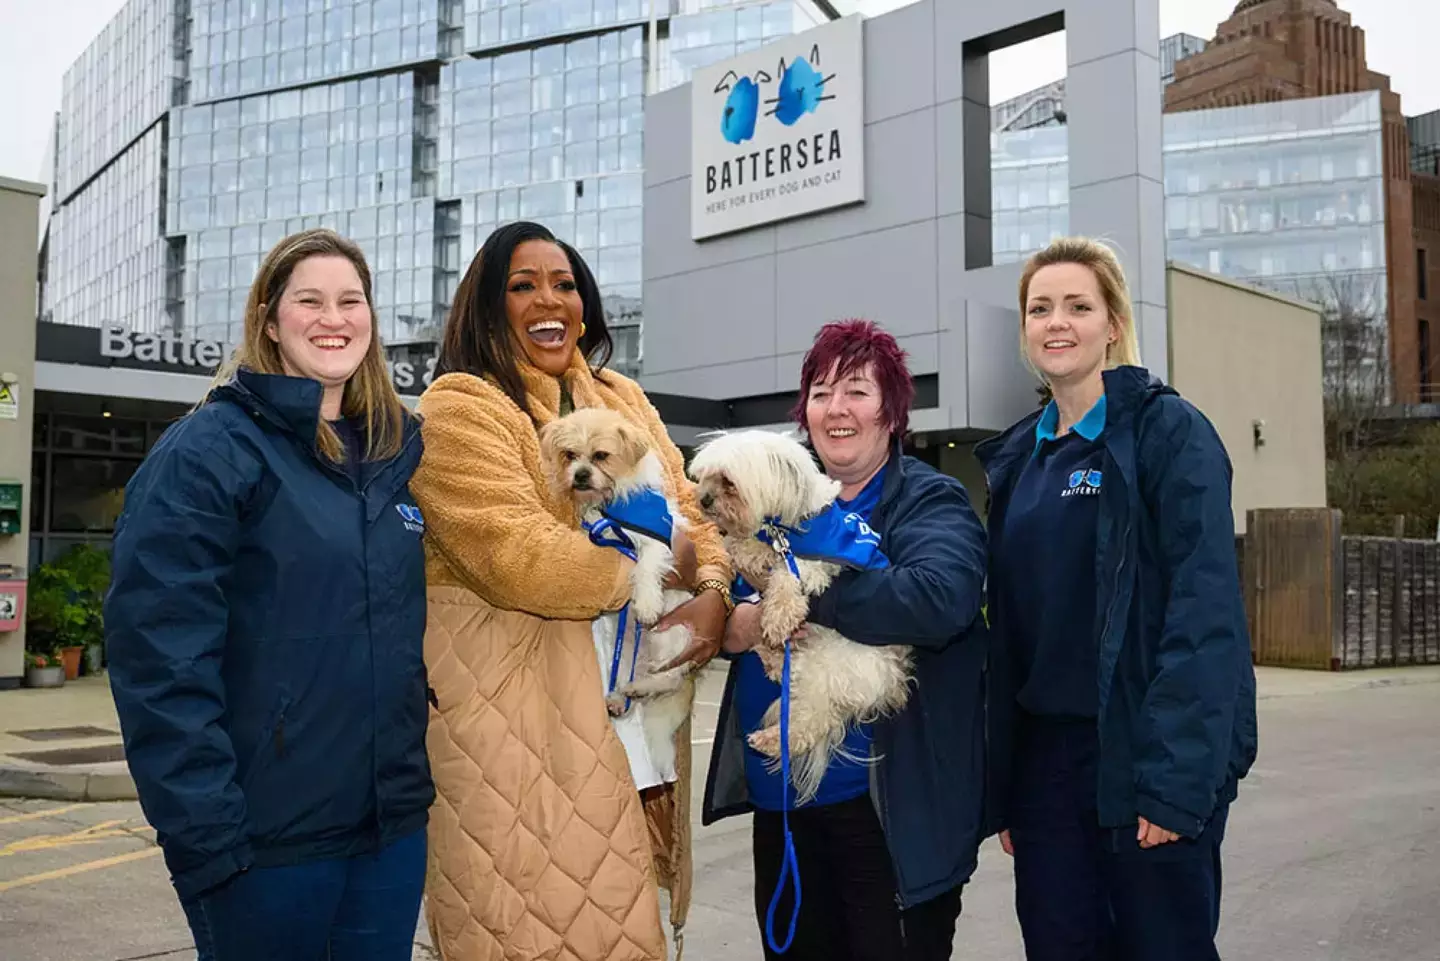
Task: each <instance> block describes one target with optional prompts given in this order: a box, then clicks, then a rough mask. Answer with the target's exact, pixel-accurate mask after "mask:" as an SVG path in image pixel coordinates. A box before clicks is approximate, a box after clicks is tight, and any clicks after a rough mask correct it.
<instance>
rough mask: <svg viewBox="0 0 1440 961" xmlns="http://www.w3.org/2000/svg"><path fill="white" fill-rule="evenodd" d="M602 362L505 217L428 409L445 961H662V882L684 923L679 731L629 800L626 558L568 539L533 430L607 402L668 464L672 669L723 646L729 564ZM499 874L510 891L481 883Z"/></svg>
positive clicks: (569, 283)
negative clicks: (682, 558) (659, 771)
mask: <svg viewBox="0 0 1440 961" xmlns="http://www.w3.org/2000/svg"><path fill="white" fill-rule="evenodd" d="M610 350H611V341H610V334H609V331H608V329H607V326H606V323H605V312H604V308H603V307H602V305H601V302H600V291H599V288H598V287H597V286H596V284H595V278H594V277H593V276H592V275H591V273H590V269H589V267H588V266H586V264H585V261H584V260H583V259H582V258H581V257H580V255H579V254H578V253H576V252H575V250H574V249H573V248H572V247H570V246H569V245H568V244H565V243H563V242H562V241H560V240H558V239H556V238H555V237H554V235H552V234H551V233H550V231H548V230H546V229H545V228H544V227H542V226H540V225H539V224H534V223H517V224H511V225H508V226H505V227H502V228H500V229H499V230H497V231H496V232H495V233H493V234H492V235H491V236H490V237H489V239H487V240H486V241H485V244H484V246H483V247H481V249H480V252H479V253H478V254H477V255H476V257H475V259H474V262H473V263H471V265H470V269H469V270H468V271H467V272H466V274H465V277H464V279H463V280H462V281H461V283H460V286H459V289H458V290H457V291H456V294H455V302H454V306H453V307H452V308H451V312H450V317H449V320H448V321H447V323H446V326H445V333H444V337H443V340H442V343H441V348H440V358H439V363H438V365H437V368H438V372H439V374H440V376H438V377H437V378H436V379H435V381H434V383H432V384H431V385H430V388H429V389H428V390H427V391H426V392H425V395H424V396H423V397H422V398H421V399H420V406H419V410H420V413H421V415H422V417H423V418H424V427H423V431H424V436H425V457H424V460H423V461H422V462H421V465H420V469H419V471H418V472H417V474H416V478H415V491H416V497H417V499H418V500H419V502H420V507H421V509H422V510H423V512H424V516H425V521H426V537H427V538H428V539H429V543H430V545H431V547H432V548H433V550H432V552H431V563H430V567H429V571H428V574H429V578H428V598H429V621H428V627H427V631H426V637H425V643H426V651H425V654H426V661H427V663H428V665H429V668H430V675H429V676H430V683H431V686H432V687H433V689H434V695H435V696H434V700H433V705H434V710H432V711H431V713H430V742H429V743H430V749H431V755H432V758H433V763H434V767H435V771H436V772H437V775H438V778H437V787H438V790H439V793H440V797H441V799H442V801H443V802H444V803H442V804H439V805H437V806H436V808H435V819H434V822H433V825H432V829H431V837H432V840H433V843H434V851H435V859H434V864H433V867H434V869H433V870H432V871H431V874H430V887H429V892H428V893H429V901H428V905H427V909H426V913H427V916H428V917H429V918H430V922H431V926H432V930H433V934H434V939H435V945H436V947H437V948H439V949H440V953H441V954H442V955H444V956H445V957H492V956H494V957H498V956H499V955H500V954H502V953H505V952H507V951H508V952H511V953H513V952H514V951H516V950H519V951H521V952H522V953H521V954H519V955H516V957H524V958H540V957H555V956H567V957H569V956H575V957H606V958H615V959H624V961H650V959H654V961H660V959H663V958H664V957H665V956H666V951H665V937H664V932H663V929H662V927H661V923H660V913H659V897H658V893H659V892H658V890H657V880H658V882H659V884H660V885H662V886H664V887H667V888H669V889H670V892H671V895H672V897H671V910H670V920H671V923H672V925H673V926H674V928H675V931H676V932H677V934H678V932H679V930H680V929H681V928H682V927H683V926H684V923H685V916H686V911H687V909H688V907H689V892H690V874H691V867H690V865H691V860H690V817H689V797H690V735H689V727H688V725H686V726H685V727H682V728H681V729H680V730H679V731H677V732H676V733H675V774H676V778H675V780H674V781H673V782H669V783H663V784H657V785H655V786H653V787H647V788H645V789H644V790H643V791H641V790H639V789H637V786H636V783H635V781H634V778H633V776H632V774H631V770H632V769H631V765H630V764H629V763H628V759H627V755H626V751H625V747H624V745H623V743H622V741H621V739H620V737H619V736H618V735H617V733H616V731H615V728H614V726H613V724H612V721H611V718H610V716H609V714H608V712H607V710H606V705H605V696H606V687H605V686H604V684H603V683H602V680H601V674H600V667H599V664H598V662H597V658H596V654H595V642H594V640H593V638H592V634H591V631H592V627H591V624H592V622H593V621H595V620H596V619H597V618H599V617H600V616H601V615H602V614H606V613H612V612H615V611H618V610H620V609H621V608H622V607H623V606H624V605H625V604H626V603H627V602H628V601H629V599H630V580H629V570H630V567H631V562H630V561H629V560H627V559H626V558H625V557H624V556H623V555H622V554H621V553H620V552H619V551H616V550H614V549H612V548H610V547H608V546H599V545H596V544H594V543H591V541H590V539H589V537H588V536H587V535H586V534H585V533H584V531H582V530H581V528H580V525H579V523H578V518H577V517H576V515H575V506H574V502H573V501H572V499H571V498H570V497H569V496H568V494H566V493H564V492H562V491H560V490H558V489H557V487H556V486H555V485H553V484H552V483H551V479H550V477H549V476H548V474H547V472H546V470H545V468H544V466H543V461H542V457H541V445H540V441H539V431H540V429H541V428H543V427H545V426H546V425H548V424H551V423H553V422H555V421H556V420H557V419H559V418H560V417H562V416H563V415H565V414H566V413H569V412H570V411H571V410H573V409H575V408H606V409H608V410H610V411H613V412H615V413H618V414H619V415H621V417H623V418H624V421H625V422H627V423H628V424H629V425H632V426H633V427H635V428H637V429H638V431H641V432H643V434H644V436H645V437H646V439H647V441H648V443H649V445H650V447H651V448H652V449H653V450H654V452H655V453H656V454H658V455H659V457H660V459H661V461H662V463H663V465H664V474H665V480H664V486H665V488H666V490H665V493H666V494H667V495H668V496H669V497H670V498H671V500H672V501H673V502H674V503H677V504H678V505H679V506H680V508H681V510H682V511H683V513H684V514H685V519H686V521H687V522H688V523H687V524H679V523H677V524H675V525H674V527H675V530H676V531H677V533H676V534H675V536H674V537H673V538H672V547H674V549H675V550H676V552H677V555H680V554H681V553H682V552H684V551H685V550H686V549H687V547H688V546H689V545H688V544H686V543H684V542H686V541H693V547H694V552H695V554H696V556H697V559H698V562H699V570H698V573H697V574H696V576H695V577H694V579H693V581H692V582H691V583H687V584H685V585H684V587H685V588H686V589H688V590H690V591H692V592H693V593H694V595H695V596H694V597H693V598H692V599H691V600H689V601H687V602H686V603H684V604H683V605H681V606H680V607H679V608H677V609H676V610H675V611H674V612H673V613H672V614H671V615H669V617H668V618H667V619H666V620H662V621H661V622H660V624H661V625H664V624H666V621H670V622H672V623H676V622H683V623H685V624H687V625H688V626H689V628H690V633H691V636H692V637H693V638H694V639H695V641H694V643H693V644H692V645H691V647H690V649H689V650H687V651H686V652H685V653H684V654H683V655H682V656H681V660H691V661H695V662H697V663H699V662H704V661H705V660H708V659H709V658H710V657H711V656H712V655H713V654H714V653H715V652H716V650H718V648H719V644H720V639H721V636H722V634H723V632H724V628H725V620H726V616H727V613H728V606H729V594H728V585H729V583H730V569H729V562H728V560H727V558H726V555H725V549H724V547H723V546H722V544H721V542H720V537H719V534H718V532H717V531H716V530H715V529H714V528H713V527H712V526H711V525H709V524H707V523H706V522H705V520H704V518H703V517H702V516H701V514H700V511H699V509H698V506H697V505H696V503H695V495H694V493H693V490H692V488H691V486H690V485H689V483H688V482H687V481H686V480H685V476H684V463H683V459H682V458H681V455H680V451H679V450H678V449H677V448H676V447H675V445H674V443H673V442H672V441H671V440H670V437H669V435H668V434H667V433H666V431H665V426H664V425H663V424H662V423H661V422H660V418H659V415H658V414H656V412H655V409H654V408H653V407H652V406H651V405H650V402H649V401H648V400H647V399H646V397H645V394H644V392H643V391H642V390H641V389H640V387H639V385H638V384H636V383H635V382H633V381H631V380H629V379H627V378H625V377H623V376H621V375H620V374H617V373H615V372H613V371H610V370H606V369H605V364H606V362H607V361H608V359H609V357H610ZM686 529H688V534H687V533H686V532H685V530H686ZM582 772H583V773H582ZM517 823H519V824H521V825H524V828H525V829H524V830H521V831H516V830H515V829H514V828H515V825H516V824H517ZM577 825H584V827H583V828H578V827H577ZM497 875H498V876H499V877H500V878H501V879H503V881H504V882H505V883H502V884H486V885H484V886H483V887H482V888H480V889H476V888H475V886H474V884H473V880H472V879H474V878H477V877H478V878H491V879H493V878H495V877H496V876H497ZM537 879H539V880H538V881H537ZM577 887H578V888H579V889H580V891H579V894H580V896H578V897H577V896H576V894H577V892H576V888H577ZM472 892H473V894H472ZM616 932H618V935H617V934H616ZM617 938H618V941H619V945H620V946H617V945H616V941H617ZM516 945H520V946H521V947H519V948H518V949H517V948H516V947H515V946H516Z"/></svg>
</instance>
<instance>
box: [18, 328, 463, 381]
mask: <svg viewBox="0 0 1440 961" xmlns="http://www.w3.org/2000/svg"><path fill="white" fill-rule="evenodd" d="M233 349H234V348H233V345H230V344H225V343H222V342H221V341H218V340H206V339H204V338H199V337H192V336H190V335H188V334H177V333H174V332H172V331H168V330H167V331H158V332H148V331H137V330H132V329H131V328H130V327H127V326H125V325H124V324H106V325H105V326H104V327H101V328H99V329H96V328H93V327H76V326H70V325H68V324H50V323H41V324H38V325H37V327H36V345H35V351H36V358H37V359H38V360H47V361H52V362H55V363H63V364H84V365H88V366H93V367H128V368H132V369H135V370H154V371H161V372H165V373H174V374H196V375H202V376H210V375H213V374H214V373H215V371H216V369H217V368H219V366H220V365H221V363H223V362H224V361H225V360H226V358H228V357H229V356H230V354H231V351H232V350H233ZM402 351H403V353H402ZM387 353H390V354H391V356H390V357H389V358H388V359H387V366H388V367H389V369H390V380H391V383H393V384H394V385H395V389H396V390H397V391H399V392H400V393H401V394H405V395H409V396H414V395H417V394H419V393H421V392H422V391H424V389H425V388H426V387H429V386H430V382H431V381H432V380H433V379H434V378H435V361H436V349H435V346H433V345H429V344H424V345H416V344H410V345H406V346H405V347H403V348H387Z"/></svg>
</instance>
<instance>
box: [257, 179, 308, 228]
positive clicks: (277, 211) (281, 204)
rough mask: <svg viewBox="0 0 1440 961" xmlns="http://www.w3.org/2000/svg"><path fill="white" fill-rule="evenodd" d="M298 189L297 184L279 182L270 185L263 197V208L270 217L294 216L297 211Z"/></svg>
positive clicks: (298, 202) (298, 201)
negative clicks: (276, 184)
mask: <svg viewBox="0 0 1440 961" xmlns="http://www.w3.org/2000/svg"><path fill="white" fill-rule="evenodd" d="M299 204H300V189H299V186H298V185H297V184H293V183H289V184H281V185H279V186H276V187H271V188H270V190H269V192H268V194H267V196H266V198H265V209H266V212H267V214H268V215H269V217H270V219H272V220H274V219H276V218H277V217H294V216H295V215H296V214H297V213H298V212H299Z"/></svg>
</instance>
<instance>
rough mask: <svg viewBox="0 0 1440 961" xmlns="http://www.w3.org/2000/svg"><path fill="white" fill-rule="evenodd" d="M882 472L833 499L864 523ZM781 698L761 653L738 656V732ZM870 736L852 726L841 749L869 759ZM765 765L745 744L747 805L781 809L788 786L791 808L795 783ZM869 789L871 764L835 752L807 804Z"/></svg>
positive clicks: (865, 727)
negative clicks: (845, 495)
mask: <svg viewBox="0 0 1440 961" xmlns="http://www.w3.org/2000/svg"><path fill="white" fill-rule="evenodd" d="M885 470H886V469H885V468H883V467H882V468H881V469H880V473H878V474H876V475H875V476H874V477H872V478H871V479H870V482H869V483H868V484H866V485H865V487H864V489H863V490H861V491H860V493H858V494H856V495H855V497H854V498H853V499H851V500H848V501H846V500H842V499H837V500H836V503H837V504H838V505H839V506H840V507H841V509H843V510H845V511H847V512H850V513H855V514H859V515H860V516H861V517H862V518H863V519H864V520H865V521H866V522H867V523H868V522H869V520H870V514H871V512H872V511H874V510H875V507H876V505H878V504H879V503H880V491H881V489H883V488H884V486H885ZM779 697H780V685H779V684H776V683H775V682H774V681H772V680H770V676H769V675H768V674H766V673H765V667H764V665H762V664H761V663H760V655H758V654H756V653H754V652H753V651H751V652H746V653H745V654H742V655H741V656H740V670H739V672H738V674H737V676H736V679H735V714H736V718H737V720H738V721H739V722H740V730H741V731H743V732H744V733H745V734H747V735H748V734H750V733H751V732H752V731H757V730H759V729H760V727H761V720H762V719H763V718H764V716H765V712H766V711H767V710H769V709H770V705H771V704H773V703H775V701H776V700H778V699H779ZM872 737H873V736H872V733H871V727H870V725H869V724H854V725H851V727H850V730H849V731H847V732H846V734H845V741H844V744H843V746H842V748H841V751H842V752H843V753H845V754H847V755H849V756H850V757H855V758H865V759H868V758H869V757H870V743H871V740H872ZM769 763H770V759H769V758H767V757H766V756H765V755H763V754H761V753H760V752H759V751H756V750H755V749H754V748H752V747H750V745H749V744H746V745H745V781H746V783H747V784H748V786H749V788H750V803H751V804H753V805H755V807H757V808H759V809H760V810H762V811H779V810H780V809H781V806H782V803H781V802H782V801H783V800H784V799H785V793H784V792H785V790H786V789H787V788H788V792H789V800H790V806H791V807H793V806H794V805H795V788H794V786H793V785H787V784H785V783H784V782H783V781H782V780H781V777H780V772H779V771H778V770H776V771H775V772H774V773H771V772H770V771H769V770H767V765H768V764H769ZM869 790H870V767H869V765H868V764H866V763H857V762H856V761H853V760H850V759H849V757H840V756H838V755H837V756H836V758H835V760H833V761H831V762H830V768H829V770H827V771H826V772H825V777H824V778H823V779H822V780H821V781H820V790H819V791H818V792H817V793H816V795H815V798H814V799H813V800H812V801H810V802H809V804H807V805H806V806H807V807H810V806H817V805H821V804H839V803H840V802H842V801H850V800H854V799H855V798H857V797H861V796H863V795H865V794H866V793H868V792H869Z"/></svg>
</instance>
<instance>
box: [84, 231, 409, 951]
mask: <svg viewBox="0 0 1440 961" xmlns="http://www.w3.org/2000/svg"><path fill="white" fill-rule="evenodd" d="M420 452H421V446H420V434H419V429H418V425H417V423H416V421H415V419H414V418H413V417H412V416H410V415H409V413H408V412H407V411H406V410H405V408H404V407H403V405H402V404H401V403H400V400H399V398H398V397H396V395H395V392H394V390H393V388H392V387H391V386H390V379H389V377H388V376H387V371H386V367H385V361H384V358H383V355H382V354H381V351H380V343H379V339H378V337H377V336H376V332H375V316H374V310H373V307H372V302H371V285H370V271H369V269H368V268H367V267H366V265H365V258H364V256H363V255H362V254H361V253H360V250H359V249H358V248H357V247H356V246H355V245H354V244H352V243H350V242H349V241H347V240H344V239H343V238H341V237H339V236H337V235H335V234H334V233H331V232H329V231H323V230H317V231H307V232H305V233H301V234H296V235H294V236H292V237H287V238H285V239H284V240H282V241H281V242H280V243H279V244H278V245H277V246H276V247H275V249H273V250H272V251H270V253H269V255H268V256H267V257H266V258H265V261H264V263H263V264H262V265H261V267H260V272H259V274H258V275H257V276H256V278H255V282H254V285H253V286H252V287H251V290H250V299H249V302H248V304H247V306H246V311H245V331H244V341H243V343H241V345H240V346H239V348H238V349H237V351H236V354H235V357H234V360H233V362H232V364H231V365H230V368H229V369H228V371H227V372H226V373H224V374H222V376H221V377H220V378H219V381H218V383H217V386H216V387H215V388H214V389H213V390H211V391H210V394H209V396H208V397H206V399H205V400H204V402H203V403H201V404H200V406H199V407H197V408H196V409H195V410H194V411H193V412H191V413H190V414H189V415H188V416H186V417H185V418H183V419H182V420H180V421H179V422H178V423H177V424H175V425H174V426H173V427H171V428H170V429H169V430H168V431H167V432H166V433H165V436H164V437H162V438H161V439H160V441H159V442H158V443H157V444H156V445H155V448H154V450H152V451H151V452H150V455H149V456H148V457H147V458H146V459H145V463H144V464H143V465H141V467H140V470H139V471H138V472H137V473H136V474H135V476H134V478H133V479H132V480H131V481H130V484H129V485H128V486H127V488H126V491H125V511H124V514H123V515H122V516H121V518H120V521H119V523H118V524H117V526H116V532H115V546H114V579H113V582H112V586H111V589H110V593H109V595H108V597H107V600H106V606H105V629H106V641H107V644H108V646H109V652H110V681H111V686H112V688H113V689H114V694H115V703H116V706H117V708H118V709H119V714H120V724H121V728H122V730H123V732H124V737H125V753H126V758H127V760H128V761H129V763H130V770H131V773H132V774H133V776H134V778H135V784H136V788H137V790H138V792H139V796H140V803H141V806H142V807H143V808H144V811H145V815H146V817H147V818H148V819H149V821H150V823H151V824H152V825H154V827H155V829H156V831H157V833H158V835H159V839H160V844H161V846H162V847H163V848H164V852H165V861H166V864H167V865H168V867H169V869H170V873H171V876H172V879H173V881H174V884H175V887H176V890H177V892H178V893H179V895H180V898H181V900H182V903H184V904H185V905H186V909H187V912H186V913H187V915H188V916H189V918H190V920H191V924H192V928H193V930H194V933H195V935H196V942H197V946H198V947H199V948H201V950H202V952H203V951H205V950H206V949H208V950H210V951H213V954H211V955H209V956H211V957H214V958H217V959H219V961H255V959H258V958H267V959H273V961H315V959H317V958H324V957H327V956H328V957H333V958H345V959H349V961H402V959H403V961H408V959H409V958H410V955H411V950H412V944H413V941H414V935H415V925H416V919H417V916H418V914H419V910H420V898H421V892H422V889H423V885H424V874H425V826H426V822H427V817H428V810H429V806H430V804H431V801H432V800H433V798H434V788H433V786H432V784H431V781H430V769H429V764H428V762H427V760H426V755H425V714H426V690H425V666H424V662H423V657H422V645H423V637H424V628H425V568H424V549H423V545H422V535H423V532H424V523H423V521H422V519H421V517H420V513H419V511H418V510H417V509H416V507H415V502H414V500H413V499H412V498H411V496H410V493H409V488H408V484H409V480H410V475H411V474H412V473H413V472H414V470H415V466H416V465H417V464H418V463H419V461H420ZM206 942H210V943H209V944H207V943H206Z"/></svg>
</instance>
